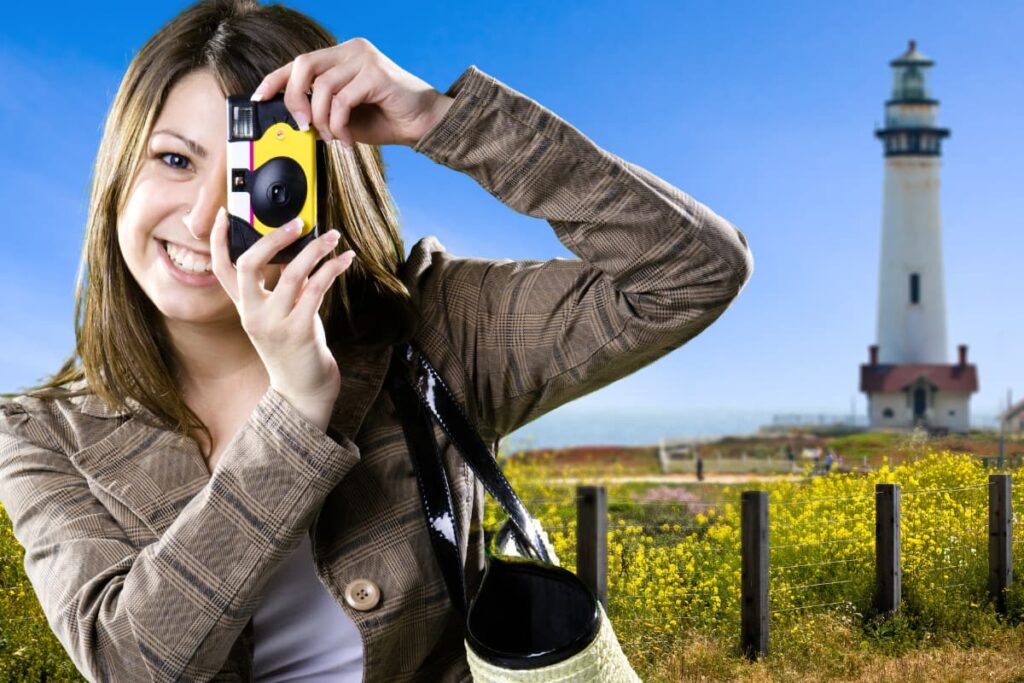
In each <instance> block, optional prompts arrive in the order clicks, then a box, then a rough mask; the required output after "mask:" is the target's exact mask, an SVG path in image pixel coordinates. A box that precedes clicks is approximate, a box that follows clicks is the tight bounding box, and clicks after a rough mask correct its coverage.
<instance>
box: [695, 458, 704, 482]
mask: <svg viewBox="0 0 1024 683" xmlns="http://www.w3.org/2000/svg"><path fill="white" fill-rule="evenodd" d="M697 481H704V458H702V457H700V455H698V456H697Z"/></svg>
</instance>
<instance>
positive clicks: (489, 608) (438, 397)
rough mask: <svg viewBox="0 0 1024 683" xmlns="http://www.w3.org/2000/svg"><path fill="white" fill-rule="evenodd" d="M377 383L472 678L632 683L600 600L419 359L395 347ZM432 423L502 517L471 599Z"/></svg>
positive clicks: (505, 682)
mask: <svg viewBox="0 0 1024 683" xmlns="http://www.w3.org/2000/svg"><path fill="white" fill-rule="evenodd" d="M386 386H387V390H388V392H389V394H390V395H391V399H392V402H393V403H394V405H395V409H396V410H397V411H398V415H399V418H400V419H401V422H402V430H403V432H404V434H405V439H406V443H407V445H408V447H409V453H410V457H411V459H412V462H413V467H414V469H415V472H416V479H417V481H418V483H419V488H420V497H421V499H422V503H423V509H424V513H425V515H426V522H427V528H428V530H429V531H430V539H431V543H432V544H433V547H434V554H435V557H436V558H437V561H438V563H439V565H440V567H441V569H442V573H443V575H444V578H445V584H446V586H447V589H448V594H449V595H450V596H451V598H452V602H453V603H454V604H455V605H456V607H457V608H458V609H459V610H460V611H461V613H462V614H463V615H464V616H465V618H466V630H465V646H466V658H467V660H468V663H469V668H470V671H471V672H472V674H473V680H474V681H478V682H481V683H490V682H493V683H513V682H517V681H528V682H530V683H554V682H556V681H557V682H558V683H594V682H606V683H639V681H640V679H639V677H638V676H637V675H636V673H635V672H634V671H633V669H632V667H631V666H630V664H629V661H628V660H627V659H626V656H625V655H624V654H623V652H622V648H621V647H620V646H619V641H618V639H617V638H616V637H615V632H614V631H613V629H612V625H611V622H610V621H609V620H608V617H607V615H606V614H605V611H604V608H603V607H602V605H601V603H600V601H599V600H598V599H597V598H596V596H595V595H594V593H593V591H591V590H590V589H589V588H588V587H587V586H586V584H584V583H583V582H582V581H581V580H580V579H579V578H577V576H576V575H575V574H573V573H572V572H570V571H568V570H566V569H564V568H562V567H560V566H558V558H557V557H556V556H555V553H554V549H553V548H552V547H551V544H550V542H549V541H548V539H547V535H546V534H545V533H544V530H543V529H542V528H541V526H540V524H539V522H537V520H536V519H534V518H533V517H531V516H530V515H529V514H528V513H527V511H526V508H525V507H524V506H523V503H522V501H521V500H520V499H519V497H518V496H517V495H516V493H515V491H513V490H512V487H511V485H510V484H509V483H508V480H507V479H506V478H505V475H504V474H503V473H502V471H501V469H500V468H499V467H498V465H497V462H496V460H495V458H494V455H493V454H492V453H491V452H490V449H488V448H487V446H486V445H485V444H484V442H483V440H482V439H481V438H480V436H479V434H477V432H476V430H475V429H474V428H473V427H472V425H471V424H470V422H469V420H468V419H467V418H466V416H465V414H464V412H463V410H462V409H461V407H460V406H459V403H458V401H457V400H456V399H455V397H454V395H453V394H452V393H451V391H450V390H449V389H448V386H447V385H446V384H445V383H444V380H443V379H442V378H441V376H440V375H438V374H437V372H436V371H435V370H434V368H433V366H431V364H430V362H429V361H428V360H427V358H426V356H424V355H423V354H422V352H420V351H419V350H418V349H416V348H415V347H414V346H413V345H412V344H403V345H400V346H398V347H396V349H395V353H394V355H393V356H392V362H391V364H390V367H389V369H388V376H387V380H386ZM432 420H437V422H438V424H440V425H441V427H442V429H444V430H445V432H446V433H447V434H448V437H449V438H450V439H451V442H452V443H453V444H454V445H455V446H456V448H457V449H458V451H459V452H460V453H461V455H462V457H463V459H464V460H465V461H466V464H467V465H469V467H470V468H471V469H472V470H473V473H474V474H475V475H476V477H477V478H478V479H479V480H480V481H481V482H482V483H483V485H484V488H485V489H486V490H487V491H488V492H489V493H490V494H491V495H492V496H493V497H494V499H495V500H496V501H497V502H498V504H499V505H501V507H502V509H503V510H504V511H505V512H506V513H507V514H508V520H507V521H506V522H505V524H504V525H503V526H502V527H501V528H500V529H499V531H498V533H496V534H495V536H494V539H492V543H491V546H490V548H489V551H490V552H489V553H488V557H487V559H486V568H485V570H484V575H483V578H482V579H481V582H480V587H479V589H478V591H477V593H476V595H475V596H473V598H472V600H471V601H467V595H466V582H465V574H464V573H463V562H462V559H461V557H460V555H459V547H458V540H457V539H458V528H457V526H456V525H457V524H458V518H457V516H456V515H455V511H454V509H455V508H454V505H453V503H452V498H451V491H450V487H449V485H448V478H447V475H446V473H445V470H444V466H443V465H442V462H441V457H440V454H439V452H438V449H437V443H436V442H435V440H434V431H433V423H432Z"/></svg>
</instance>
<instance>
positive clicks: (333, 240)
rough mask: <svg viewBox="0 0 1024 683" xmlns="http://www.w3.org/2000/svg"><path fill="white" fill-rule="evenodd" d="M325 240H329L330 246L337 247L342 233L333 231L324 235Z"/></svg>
mask: <svg viewBox="0 0 1024 683" xmlns="http://www.w3.org/2000/svg"><path fill="white" fill-rule="evenodd" d="M324 239H325V240H327V243H328V244H331V245H335V244H337V243H338V240H340V239H341V233H340V232H338V231H337V230H331V231H329V232H328V233H327V234H326V235H324Z"/></svg>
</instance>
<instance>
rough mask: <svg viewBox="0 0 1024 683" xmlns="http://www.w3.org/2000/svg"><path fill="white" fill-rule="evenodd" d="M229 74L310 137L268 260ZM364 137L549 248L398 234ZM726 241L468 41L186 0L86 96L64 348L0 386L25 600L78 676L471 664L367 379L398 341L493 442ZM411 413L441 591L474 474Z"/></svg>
mask: <svg viewBox="0 0 1024 683" xmlns="http://www.w3.org/2000/svg"><path fill="white" fill-rule="evenodd" d="M257 88H258V95H263V96H264V97H269V96H272V95H274V94H276V93H277V92H280V91H283V92H284V102H285V104H286V106H287V108H288V110H289V112H290V113H291V114H292V116H293V117H294V119H295V121H296V122H298V123H299V125H300V126H305V125H309V126H311V127H314V128H316V130H317V131H318V132H319V134H320V137H321V138H322V139H323V140H324V141H325V144H326V146H327V156H326V168H325V174H324V177H323V180H324V181H325V183H326V189H327V191H326V201H325V202H324V203H323V206H322V211H321V215H320V216H319V217H318V219H319V222H320V223H323V224H324V225H325V226H328V227H333V228H334V230H330V231H327V232H326V233H325V234H322V235H320V236H318V237H317V238H316V239H314V240H311V241H309V242H308V243H306V244H304V245H303V248H302V249H301V250H300V251H299V253H298V255H297V256H295V257H294V258H293V259H292V260H291V261H289V262H288V264H287V265H286V266H284V267H283V268H282V267H281V266H280V265H272V264H271V263H270V260H271V258H272V257H273V256H274V255H275V254H276V253H278V252H279V251H281V250H282V249H284V248H286V247H287V246H288V245H289V244H292V243H293V240H294V239H296V235H297V234H298V231H297V230H288V229H287V227H288V226H289V225H291V226H292V227H296V224H295V223H294V222H293V223H291V224H285V226H284V227H285V228H286V229H280V230H274V231H273V232H271V233H269V234H267V235H265V236H263V237H261V238H260V239H259V240H257V241H256V242H255V243H254V244H253V245H252V246H250V247H249V248H248V249H247V250H246V251H245V252H244V253H243V254H242V255H241V256H240V257H239V258H238V259H237V262H236V263H234V264H232V263H231V261H230V259H229V258H228V237H227V220H226V212H225V208H224V204H225V201H226V197H225V195H226V190H227V188H226V184H227V178H226V175H227V174H226V159H225V156H226V137H227V136H226V130H225V126H226V123H225V116H224V112H225V105H226V98H227V97H228V96H232V95H246V94H253V93H254V91H256V90H257ZM307 93H308V94H307ZM258 95H257V96H258ZM385 144H398V145H408V146H411V147H412V148H413V149H414V150H415V151H417V152H419V153H421V154H424V155H426V156H427V157H429V158H430V159H432V160H433V161H435V162H437V163H438V164H442V165H444V166H446V167H447V168H450V169H453V170H455V171H458V172H460V173H465V174H467V175H469V176H470V177H471V178H473V179H474V180H475V181H476V182H478V183H479V184H480V186H481V187H482V188H483V189H484V190H486V191H487V192H488V193H489V194H490V195H492V196H494V197H495V198H498V199H499V200H500V201H501V202H503V203H504V204H505V205H506V206H508V207H509V208H511V209H513V210H515V211H518V212H520V213H522V214H526V215H530V216H534V217H537V218H542V219H544V220H546V221H547V222H548V223H549V225H550V226H551V227H552V228H553V229H554V231H555V233H556V235H557V237H558V239H559V240H561V242H562V243H563V244H564V245H565V246H566V247H567V248H569V249H571V250H572V251H573V252H574V253H575V254H576V255H577V256H578V257H579V258H578V259H572V260H568V259H561V258H556V259H552V260H549V261H513V260H511V259H497V260H487V259H481V258H465V257H456V256H453V255H451V254H448V253H447V252H446V251H445V249H444V247H443V246H441V244H440V242H439V241H438V240H436V239H434V238H433V237H427V238H424V239H422V240H420V241H419V242H417V243H416V244H415V245H414V246H413V247H412V249H411V251H410V254H409V257H408V258H407V259H403V257H402V255H403V253H404V252H405V249H404V247H403V244H402V240H401V236H400V232H399V228H398V223H397V218H396V211H395V209H394V206H393V204H392V202H391V199H390V196H389V194H388V190H387V184H386V182H385V178H384V168H383V162H382V157H381V151H380V146H381V145H385ZM339 251H340V252H341V253H340V254H339V253H338V252H339ZM353 253H354V254H355V255H356V258H355V260H352V258H351V255H352V254H353ZM207 268H209V270H210V271H211V274H206V273H205V271H206V269H207ZM751 270H752V260H751V256H750V252H749V250H748V248H747V245H746V240H745V238H744V236H743V234H742V233H741V232H740V231H739V230H738V229H737V228H736V227H735V226H733V225H732V224H731V223H729V222H728V221H727V220H725V219H723V218H721V217H719V216H718V215H717V214H715V213H714V212H713V211H712V210H711V209H710V208H708V207H707V206H705V205H703V204H701V203H700V202H698V201H696V200H695V199H693V198H692V197H690V196H689V195H687V194H686V193H684V192H682V191H680V190H679V189H677V188H675V187H673V186H672V185H670V184H668V183H666V182H665V181H664V180H662V179H660V178H658V177H656V176H655V175H653V174H651V173H650V172H648V171H647V170H645V169H643V168H641V167H639V166H636V165H634V164H631V163H629V162H627V161H625V160H623V159H622V158H621V157H618V156H616V155H614V154H611V153H609V152H606V151H605V150H603V149H601V148H600V147H598V146H597V145H595V144H594V143H593V142H592V141H591V140H590V139H589V138H587V137H586V136H584V135H583V134H582V133H580V132H579V131H578V130H577V129H575V128H574V127H573V126H571V125H570V124H569V123H567V122H566V121H564V120H563V119H561V118H559V117H558V116H557V115H556V114H555V113H554V112H552V111H550V110H548V109H546V108H544V107H543V106H541V105H540V104H538V103H537V102H535V101H534V100H532V99H530V98H529V97H527V96H525V95H523V94H522V93H520V92H518V91H516V90H514V89H512V88H511V87H509V86H507V85H505V84H504V83H502V82H501V81H498V80H497V79H495V78H493V77H491V76H490V75H488V74H486V73H484V72H483V71H481V70H479V69H477V68H476V67H475V66H470V67H469V68H467V69H466V70H465V71H464V72H463V73H462V74H461V75H460V76H459V77H458V78H457V79H456V80H455V82H454V83H452V85H451V86H450V87H449V88H448V89H447V90H446V92H445V93H443V94H442V93H440V92H438V91H437V90H435V89H434V88H432V87H430V86H429V85H428V84H426V83H425V82H424V81H422V80H421V79H419V78H417V77H416V76H414V75H413V74H410V73H409V72H407V71H405V70H404V69H402V68H401V67H399V66H398V65H396V64H395V63H394V62H392V61H391V60H390V59H389V58H388V57H386V56H385V55H383V54H382V53H381V52H380V51H379V50H378V49H377V48H376V47H375V46H374V45H373V44H372V43H371V42H370V41H369V40H367V39H365V38H360V37H355V38H350V39H348V40H345V41H344V42H342V43H337V42H336V41H335V40H334V38H333V37H332V36H331V35H330V34H329V33H327V32H326V31H325V30H324V29H323V28H322V27H321V26H320V25H319V24H317V23H316V22H314V21H313V20H312V19H310V18H309V17H306V16H304V15H302V14H300V13H298V12H295V11H294V10H290V9H288V8H285V7H282V6H280V5H270V6H263V5H260V4H258V3H257V2H255V1H254V0H208V1H204V2H199V3H197V4H195V5H193V6H191V7H189V8H187V9H186V10H184V11H183V12H181V13H180V14H179V15H178V16H176V17H175V18H174V19H173V20H172V21H171V22H170V23H168V24H167V25H166V26H164V27H163V28H161V29H160V30H159V31H158V32H157V34H156V35H154V36H153V37H152V38H150V40H149V41H148V42H146V44H145V45H144V46H143V47H142V49H141V50H140V51H139V53H138V54H137V55H136V56H135V57H134V59H133V60H132V62H131V64H130V65H129V67H128V69H127V72H126V73H125V76H124V79H123V80H122V82H121V85H120V88H119V89H118V91H117V94H116V96H115V98H114V102H113V105H112V106H111V108H110V114H109V116H108V118H107V122H106V126H105V128H104V133H103V138H102V141H101V144H100V149H99V153H98V155H97V159H96V164H95V175H94V178H93V185H92V193H91V197H90V206H89V219H88V224H87V225H86V230H85V248H84V251H83V261H82V269H81V270H80V278H79V289H78V292H77V293H76V314H75V332H76V340H77V344H76V348H75V353H74V354H73V355H72V356H71V358H69V359H68V361H67V362H66V363H65V364H64V367H62V368H61V369H60V371H59V372H58V373H56V374H55V375H54V377H53V378H51V380H50V381H49V382H47V383H46V384H45V385H44V386H42V387H39V388H36V389H35V390H33V391H30V392H27V393H26V394H24V395H18V396H14V397H13V400H10V401H6V402H3V403H0V502H2V504H3V506H4V508H5V509H6V511H7V513H8V514H9V516H10V518H11V520H12V522H13V527H14V534H15V536H16V538H17V539H18V541H19V543H21V544H22V545H23V546H24V547H25V551H26V552H25V571H26V573H27V575H28V578H29V580H30V581H31V583H32V586H33V588H34V589H35V591H36V594H37V596H38V597H39V601H40V604H41V605H42V608H43V610H44V612H45V614H46V616H47V619H48V622H49V624H50V626H51V627H52V629H53V631H54V633H55V634H56V637H57V638H58V639H59V641H60V642H61V644H62V645H63V646H64V648H65V649H66V650H67V652H68V654H69V655H70V657H71V658H72V660H73V661H74V664H75V665H76V666H77V667H78V668H79V670H81V671H82V672H83V673H84V674H85V675H86V676H88V677H89V678H90V679H91V680H115V681H143V680H154V681H172V680H174V681H176V680H188V681H207V680H223V681H227V680H255V681H289V680H304V681H323V682H326V681H331V682H336V681H343V682H346V683H348V682H357V681H365V682H366V683H376V682H378V681H388V682H389V683H401V682H402V681H441V682H450V681H468V680H471V676H470V671H469V668H468V663H467V656H466V649H465V640H464V638H465V623H466V622H465V619H464V615H462V614H460V612H459V610H458V608H457V607H456V604H455V603H454V602H453V601H452V599H451V597H450V596H449V594H448V592H447V587H446V583H445V579H444V575H443V574H442V572H441V570H440V568H439V566H438V564H437V562H436V561H435V560H434V559H433V557H434V555H433V545H432V539H431V529H430V528H428V526H427V524H426V523H425V518H424V514H423V513H424V509H423V503H422V501H421V499H420V496H419V488H418V484H417V476H416V471H415V469H414V467H413V466H412V463H411V462H410V460H409V452H408V448H407V444H406V440H405V427H406V425H403V424H402V422H401V421H400V418H399V416H398V414H397V412H396V410H395V406H394V405H393V404H392V402H391V400H390V398H389V396H388V394H387V392H382V387H383V386H384V380H385V377H386V375H387V372H388V370H389V368H390V367H397V368H401V367H402V364H401V363H402V359H403V358H404V356H401V355H400V353H401V352H402V351H403V350H405V349H406V348H407V346H406V344H405V343H406V342H409V343H410V344H411V345H412V346H415V347H416V348H417V349H418V350H419V351H420V353H422V354H423V355H422V357H423V358H426V359H429V362H430V364H431V365H433V366H434V368H435V369H436V371H437V372H438V373H439V375H440V376H441V377H442V378H444V380H445V383H446V384H447V386H448V388H449V390H450V391H451V392H452V394H453V397H454V399H455V400H456V401H457V402H458V403H460V404H461V405H462V406H463V409H464V411H465V417H466V419H467V420H468V421H469V422H470V423H471V424H472V427H473V428H474V429H476V430H477V431H478V432H479V434H480V436H481V438H482V440H483V441H484V443H485V444H488V445H493V444H495V443H497V442H498V440H499V439H500V438H501V437H502V436H504V435H506V434H508V433H510V432H512V431H514V430H515V429H516V428H518V427H519V426H521V425H523V424H525V423H527V422H530V421H532V420H534V419H536V418H537V417H539V416H541V415H543V414H545V413H547V412H549V411H551V410H553V409H554V408H556V407H558V406H560V405H562V404H565V403H567V402H569V401H571V400H573V399H575V398H577V397H579V396H582V395H584V394H587V393H589V392H591V391H595V390H597V389H599V388H601V387H604V386H607V385H608V384H610V383H611V382H614V381H615V380H617V379H619V378H621V377H624V376H626V375H628V374H630V373H632V372H634V371H636V370H638V369H639V368H642V367H644V366H646V365H649V364H650V363H652V362H653V361H655V360H656V359H658V358H660V357H662V356H664V355H665V354H667V353H669V352H670V351H672V350H674V349H677V348H678V347H680V346H682V345H683V344H685V343H686V342H687V341H689V340H690V339H692V338H693V337H694V336H696V335H697V334H699V333H700V332H701V331H702V330H704V329H705V328H706V327H707V326H708V325H710V324H711V323H712V322H714V321H715V320H716V319H717V318H718V317H719V316H720V315H721V314H722V313H723V312H724V311H725V310H726V309H727V308H728V307H729V305H730V304H731V303H732V301H733V300H734V299H735V298H736V296H737V295H738V294H739V292H740V291H741V290H742V288H743V287H744V285H745V283H746V282H747V279H748V278H749V277H750V273H751ZM434 434H435V437H436V438H437V439H438V443H437V444H436V446H437V451H436V452H437V453H439V454H441V455H442V456H443V466H444V468H445V469H446V474H447V479H448V481H449V484H450V492H451V498H452V501H453V516H454V519H451V532H452V534H453V539H454V541H455V547H456V548H457V550H458V553H457V557H456V559H457V560H458V561H461V562H462V564H463V567H462V568H463V571H464V576H465V582H466V591H467V594H470V595H472V594H473V591H474V589H475V588H476V587H477V586H479V584H480V580H481V576H482V572H483V569H484V562H483V560H484V538H483V531H482V528H481V526H480V522H481V520H482V519H483V500H484V495H483V493H484V492H483V487H482V484H481V483H480V482H479V481H477V480H476V478H475V477H474V476H473V475H472V474H471V472H470V470H469V469H468V467H467V466H466V465H465V464H464V463H463V462H462V461H461V460H459V459H458V458H457V457H456V455H455V448H454V446H453V444H452V443H451V442H450V441H448V440H447V438H446V435H445V434H444V433H443V432H441V431H440V430H436V431H435V432H434Z"/></svg>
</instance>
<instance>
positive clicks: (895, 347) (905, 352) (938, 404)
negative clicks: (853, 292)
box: [860, 40, 978, 432]
mask: <svg viewBox="0 0 1024 683" xmlns="http://www.w3.org/2000/svg"><path fill="white" fill-rule="evenodd" d="M934 64H935V62H934V61H932V60H931V59H928V58H927V57H925V56H924V55H923V54H921V53H920V52H919V51H918V49H917V45H916V44H915V43H914V41H913V40H911V41H910V45H909V47H908V49H907V51H906V52H905V53H903V54H902V55H900V56H899V57H897V58H896V59H894V60H892V61H891V62H889V65H890V66H891V67H892V79H893V80H892V93H891V96H890V98H889V99H888V100H887V101H886V103H885V126H884V127H883V128H880V129H878V130H876V131H875V136H876V137H878V138H879V139H880V140H881V142H882V148H883V154H884V159H885V179H884V185H883V195H882V239H881V253H880V258H879V277H878V318H877V326H876V331H875V332H876V341H875V344H873V345H871V346H870V347H869V351H868V363H867V364H866V365H862V366H861V372H860V375H861V377H860V388H861V391H863V392H864V393H865V394H867V397H868V417H869V420H870V423H871V425H872V427H883V428H884V427H891V428H911V427H915V426H922V427H926V428H928V429H929V430H932V431H938V432H942V431H967V429H968V428H969V426H970V396H971V394H972V393H974V392H975V391H977V389H978V375H977V368H976V367H975V366H974V365H972V364H969V363H968V362H967V346H966V345H963V344H961V345H960V346H959V349H958V358H957V361H956V362H955V363H949V362H948V354H947V346H946V344H947V335H946V293H945V281H944V278H943V267H942V225H941V219H940V211H939V189H940V184H939V169H940V165H941V159H942V141H943V140H944V139H945V138H947V137H948V136H949V130H948V129H946V128H940V127H939V126H938V125H937V122H936V118H937V116H936V115H937V113H938V108H939V102H938V100H936V99H934V98H933V97H932V94H931V91H930V89H929V87H928V72H929V71H930V69H931V67H932V66H933V65H934Z"/></svg>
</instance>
